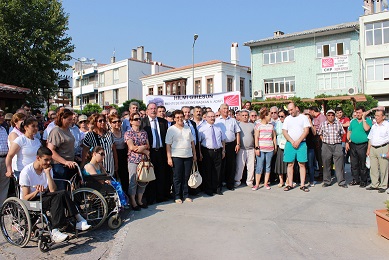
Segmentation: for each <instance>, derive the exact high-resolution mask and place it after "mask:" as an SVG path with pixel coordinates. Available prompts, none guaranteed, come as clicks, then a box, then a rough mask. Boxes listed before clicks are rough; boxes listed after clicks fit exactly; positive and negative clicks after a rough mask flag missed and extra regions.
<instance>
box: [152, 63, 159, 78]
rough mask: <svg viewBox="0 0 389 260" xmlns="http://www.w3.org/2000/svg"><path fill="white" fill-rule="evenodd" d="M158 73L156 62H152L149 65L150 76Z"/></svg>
mask: <svg viewBox="0 0 389 260" xmlns="http://www.w3.org/2000/svg"><path fill="white" fill-rule="evenodd" d="M157 66H158V67H157ZM157 68H158V69H157ZM158 72H159V64H158V62H156V61H154V62H153V63H152V65H151V75H154V74H155V73H158Z"/></svg>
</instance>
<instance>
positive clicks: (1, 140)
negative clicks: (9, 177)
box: [0, 126, 8, 155]
mask: <svg viewBox="0 0 389 260" xmlns="http://www.w3.org/2000/svg"><path fill="white" fill-rule="evenodd" d="M7 153H8V134H7V130H5V128H4V127H2V126H0V155H6V154H7Z"/></svg>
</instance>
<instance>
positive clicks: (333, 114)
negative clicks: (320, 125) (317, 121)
mask: <svg viewBox="0 0 389 260" xmlns="http://www.w3.org/2000/svg"><path fill="white" fill-rule="evenodd" d="M327 116H335V115H334V114H328V115H327Z"/></svg>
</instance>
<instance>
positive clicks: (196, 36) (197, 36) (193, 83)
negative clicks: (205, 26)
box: [192, 34, 199, 95]
mask: <svg viewBox="0 0 389 260" xmlns="http://www.w3.org/2000/svg"><path fill="white" fill-rule="evenodd" d="M197 38H199V35H198V34H195V35H193V45H192V80H193V82H192V85H193V95H194V94H195V78H194V46H195V43H196V40H197Z"/></svg>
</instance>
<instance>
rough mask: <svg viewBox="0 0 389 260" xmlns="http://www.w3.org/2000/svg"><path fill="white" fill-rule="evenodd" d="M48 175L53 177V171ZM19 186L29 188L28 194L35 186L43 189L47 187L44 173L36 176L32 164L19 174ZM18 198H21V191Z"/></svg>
mask: <svg viewBox="0 0 389 260" xmlns="http://www.w3.org/2000/svg"><path fill="white" fill-rule="evenodd" d="M50 175H51V177H53V169H51V170H50ZM19 184H20V186H27V187H30V192H34V191H35V190H36V189H35V187H34V186H36V185H42V186H43V187H44V188H45V189H46V188H47V187H48V183H47V177H46V173H45V172H44V171H42V172H41V173H40V174H37V173H36V171H35V169H34V163H33V162H32V163H30V164H28V165H26V167H24V168H23V170H22V172H21V173H20V179H19ZM20 198H21V199H22V198H23V189H21V190H20Z"/></svg>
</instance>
